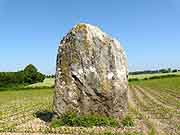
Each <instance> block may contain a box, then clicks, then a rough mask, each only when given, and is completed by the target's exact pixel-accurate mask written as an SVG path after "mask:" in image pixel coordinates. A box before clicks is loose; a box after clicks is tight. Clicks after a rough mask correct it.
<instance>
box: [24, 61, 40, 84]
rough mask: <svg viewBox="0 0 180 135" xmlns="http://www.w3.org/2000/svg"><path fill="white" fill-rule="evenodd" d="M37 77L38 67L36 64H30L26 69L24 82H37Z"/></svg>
mask: <svg viewBox="0 0 180 135" xmlns="http://www.w3.org/2000/svg"><path fill="white" fill-rule="evenodd" d="M36 79H37V68H36V67H35V66H34V65H32V64H29V65H28V66H26V67H25V69H24V82H25V83H30V84H32V83H36V82H37V80H36Z"/></svg>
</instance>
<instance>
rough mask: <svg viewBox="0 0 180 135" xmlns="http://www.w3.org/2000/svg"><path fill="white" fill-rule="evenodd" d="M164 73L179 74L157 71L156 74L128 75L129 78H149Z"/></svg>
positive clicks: (178, 73)
mask: <svg viewBox="0 0 180 135" xmlns="http://www.w3.org/2000/svg"><path fill="white" fill-rule="evenodd" d="M166 75H180V72H176V73H157V74H139V75H129V78H130V79H133V78H138V79H144V78H149V77H152V76H166Z"/></svg>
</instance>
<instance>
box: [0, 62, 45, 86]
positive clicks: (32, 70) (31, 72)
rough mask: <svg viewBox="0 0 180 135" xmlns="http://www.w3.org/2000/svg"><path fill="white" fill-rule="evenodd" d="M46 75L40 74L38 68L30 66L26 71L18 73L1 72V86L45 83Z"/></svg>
mask: <svg viewBox="0 0 180 135" xmlns="http://www.w3.org/2000/svg"><path fill="white" fill-rule="evenodd" d="M44 79H45V75H44V74H42V73H40V72H38V70H37V68H36V67H35V66H34V65H32V64H29V65H28V66H26V67H25V69H24V70H21V71H18V72H0V86H6V85H10V84H33V83H37V82H43V80H44Z"/></svg>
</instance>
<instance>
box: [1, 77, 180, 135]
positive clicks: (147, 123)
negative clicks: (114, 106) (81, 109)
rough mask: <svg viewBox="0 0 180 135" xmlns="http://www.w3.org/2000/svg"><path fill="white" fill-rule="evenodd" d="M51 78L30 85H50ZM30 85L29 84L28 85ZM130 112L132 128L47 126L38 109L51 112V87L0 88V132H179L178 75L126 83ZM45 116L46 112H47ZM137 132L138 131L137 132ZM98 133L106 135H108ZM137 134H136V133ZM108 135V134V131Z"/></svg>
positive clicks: (171, 134) (132, 134)
mask: <svg viewBox="0 0 180 135" xmlns="http://www.w3.org/2000/svg"><path fill="white" fill-rule="evenodd" d="M53 80H54V79H46V80H45V81H44V83H39V84H35V85H33V87H36V86H38V87H39V86H45V84H46V86H47V84H48V86H50V85H51V86H52V85H53V82H54V81H53ZM31 87H32V86H31ZM128 97H129V111H128V114H129V115H130V116H131V117H132V118H133V119H134V120H135V127H133V128H118V129H112V128H96V129H94V128H88V129H86V128H70V127H61V128H55V129H54V128H50V127H49V125H48V123H46V122H44V121H42V120H40V119H39V118H37V115H36V114H38V113H39V112H41V113H42V114H45V115H46V114H51V112H52V104H53V89H27V90H18V91H15V90H14V91H0V134H1V132H18V133H24V132H26V133H43V134H45V133H66V134H68V133H69V134H72V133H76V134H77V133H78V134H81V133H84V135H85V134H86V135H88V134H89V133H93V135H94V134H95V133H94V132H97V133H104V132H105V133H108V132H114V131H117V132H120V133H122V135H123V134H124V132H129V134H128V135H140V133H142V135H144V134H148V135H166V134H167V135H179V134H180V124H179V123H180V78H179V77H175V78H165V79H154V80H141V81H135V82H130V83H129V92H128ZM47 116H48V115H47ZM136 132H138V133H136ZM105 133H104V134H101V135H107V134H105ZM135 133H136V134H135ZM108 135H111V134H108ZM118 135H121V134H118Z"/></svg>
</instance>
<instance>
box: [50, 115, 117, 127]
mask: <svg viewBox="0 0 180 135" xmlns="http://www.w3.org/2000/svg"><path fill="white" fill-rule="evenodd" d="M54 123H55V124H54ZM58 124H59V125H60V126H62V125H66V126H72V127H92V126H109V127H117V126H118V122H117V121H116V120H115V119H113V118H110V117H103V116H95V115H84V116H79V115H77V114H76V113H72V112H69V113H66V114H64V115H63V116H62V117H61V118H60V119H58V120H55V122H54V121H52V123H51V126H52V127H56V125H58Z"/></svg>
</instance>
